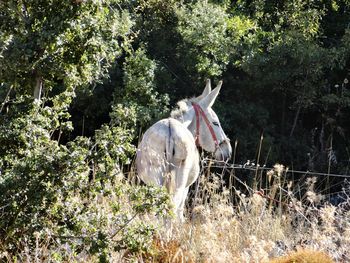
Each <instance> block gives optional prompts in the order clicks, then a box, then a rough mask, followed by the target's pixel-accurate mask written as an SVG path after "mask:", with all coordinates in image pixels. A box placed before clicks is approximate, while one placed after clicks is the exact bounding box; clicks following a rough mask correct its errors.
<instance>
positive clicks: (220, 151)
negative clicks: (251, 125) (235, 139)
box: [214, 139, 232, 161]
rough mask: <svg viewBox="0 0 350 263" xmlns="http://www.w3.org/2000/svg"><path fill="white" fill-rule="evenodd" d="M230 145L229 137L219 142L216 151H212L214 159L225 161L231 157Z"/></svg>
mask: <svg viewBox="0 0 350 263" xmlns="http://www.w3.org/2000/svg"><path fill="white" fill-rule="evenodd" d="M231 155H232V147H231V144H230V140H229V139H225V140H223V141H222V142H221V143H219V145H218V147H217V149H216V151H215V152H214V156H215V159H216V160H218V161H227V160H228V159H230V158H231Z"/></svg>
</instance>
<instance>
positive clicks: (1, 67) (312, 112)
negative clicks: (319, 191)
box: [0, 0, 350, 260]
mask: <svg viewBox="0 0 350 263" xmlns="http://www.w3.org/2000/svg"><path fill="white" fill-rule="evenodd" d="M0 20H1V23H0V103H1V105H0V244H1V245H0V250H2V249H5V250H6V249H9V250H10V251H12V252H15V251H16V250H21V249H22V248H23V245H24V244H32V245H34V243H33V242H34V239H35V238H34V237H35V236H41V237H42V238H43V239H44V238H47V237H50V238H52V239H53V240H55V241H52V244H56V245H57V242H58V241H57V240H58V239H59V240H61V239H62V238H60V237H63V238H66V239H67V240H68V241H69V240H70V239H69V237H78V238H80V239H81V240H82V241H85V243H84V242H82V243H81V244H85V245H86V247H88V248H89V249H90V252H91V253H96V254H98V255H99V256H100V259H101V260H105V259H107V258H108V256H109V254H108V253H109V251H111V250H110V249H112V247H113V249H115V250H118V249H119V250H120V249H128V250H129V251H131V252H138V251H140V250H141V251H142V250H143V249H146V248H145V247H143V245H144V244H146V245H147V244H148V241H149V238H151V233H152V227H151V226H148V225H144V226H142V227H141V228H139V227H137V228H132V223H133V222H134V221H135V220H134V219H135V218H136V216H135V215H140V214H143V213H145V212H150V211H153V212H156V213H158V214H159V213H164V211H166V210H167V197H166V195H165V194H164V193H163V192H162V191H158V190H155V189H152V188H144V187H140V188H137V189H134V188H130V185H128V184H127V183H126V182H125V181H124V180H123V179H121V178H119V177H120V176H119V175H120V174H121V173H122V172H123V171H125V169H126V168H125V167H126V166H127V165H129V164H130V163H131V160H132V157H133V155H134V153H135V146H136V144H137V141H138V139H139V134H141V133H142V132H143V131H145V129H146V128H147V127H148V126H149V125H150V124H152V122H154V121H155V120H156V119H159V118H161V117H163V116H166V115H167V114H168V111H169V108H170V105H173V104H174V102H175V101H177V100H179V99H181V98H183V97H188V96H194V95H198V94H199V93H200V92H201V91H202V88H203V87H204V80H205V79H206V78H211V79H213V80H215V81H217V80H219V79H223V81H224V85H223V89H222V94H221V95H220V98H219V99H218V103H217V104H216V105H215V107H216V111H217V112H218V115H219V116H220V118H221V120H222V121H221V122H222V124H223V126H224V130H225V131H226V132H227V134H228V136H229V137H230V138H231V140H232V141H236V142H237V143H236V145H237V149H235V152H236V153H237V154H236V155H235V158H236V159H235V162H241V163H243V162H245V161H246V160H247V159H250V160H254V159H255V160H256V159H257V158H259V160H260V161H262V160H264V162H266V163H267V164H273V163H275V162H281V163H284V164H286V165H288V166H292V167H293V168H296V169H309V170H314V171H318V172H333V173H348V172H349V160H350V153H349V143H350V141H349V129H350V122H349V120H350V116H349V115H350V90H349V78H350V76H349V74H350V73H349V72H350V71H349V70H350V48H349V47H350V28H349V21H350V2H349V1H348V0H338V1H336V0H307V1H302V0H295V1H264V0H251V1H240V0H239V1H228V0H222V1H220V0H212V1H184V2H182V3H179V2H178V1H174V0H171V1H161V0H151V1H146V0H138V1H124V0H102V1H95V0H71V1H57V0H46V1H44V0H33V1H21V0H9V1H0ZM261 135H264V141H263V142H262V149H261V153H260V154H261V156H257V152H258V151H257V149H258V147H259V140H260V138H261ZM259 152H260V151H259ZM116 178H118V179H116ZM99 195H103V196H105V197H106V196H107V197H110V200H111V202H110V203H109V204H104V205H101V204H99V201H98V200H99ZM125 200H128V202H125ZM141 201H142V202H144V203H145V204H146V205H145V206H142V205H140V202H141ZM126 203H127V204H128V206H130V207H131V210H130V209H129V210H123V208H125V207H123V204H126ZM147 204H153V205H147ZM103 209H105V210H108V211H112V212H111V214H112V215H113V216H112V218H110V217H108V216H107V215H106V214H104V212H103V211H105V210H103ZM125 211H133V214H127V213H126V212H125ZM111 229H114V232H113V231H112V233H111V232H110V231H111ZM126 230H127V231H126ZM108 231H109V232H108ZM117 234H118V235H119V238H116V235H117ZM56 238H58V239H57V240H56ZM147 238H148V239H147ZM67 240H66V241H67ZM140 240H141V241H140ZM147 240H148V241H147ZM68 241H67V242H68ZM60 242H62V240H61V241H60ZM86 247H85V248H86ZM74 249H76V251H77V253H79V252H81V250H82V248H81V247H80V248H79V247H76V248H74ZM2 256H3V255H2ZM0 258H1V254H0ZM58 260H65V259H64V258H61V259H58Z"/></svg>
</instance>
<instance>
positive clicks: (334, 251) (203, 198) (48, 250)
mask: <svg viewBox="0 0 350 263" xmlns="http://www.w3.org/2000/svg"><path fill="white" fill-rule="evenodd" d="M284 169H285V168H284V167H283V166H275V167H274V169H273V170H272V171H270V172H268V173H267V175H266V176H267V177H269V176H270V177H271V178H270V180H268V181H269V182H268V183H267V186H269V188H268V189H267V188H266V189H264V190H254V189H253V188H250V187H249V186H248V185H247V184H244V182H243V181H240V183H241V184H243V185H244V187H245V188H246V189H245V191H243V190H238V189H236V188H233V189H228V188H227V187H226V184H225V182H224V181H223V180H222V179H224V178H223V177H222V176H220V175H218V174H215V173H211V172H209V171H206V172H204V173H202V176H200V178H199V181H198V188H196V189H197V190H198V191H197V192H194V193H192V201H191V202H189V203H188V207H187V213H186V217H187V220H186V222H185V223H184V224H178V223H176V221H175V220H174V219H172V220H171V222H172V223H171V224H169V218H171V217H169V218H168V220H164V219H163V218H158V217H157V216H156V215H155V214H142V215H140V216H138V217H137V218H135V222H134V223H136V222H137V224H142V226H143V228H142V229H141V228H140V229H137V228H135V227H133V228H125V229H128V231H136V232H137V231H149V235H151V236H150V237H151V239H147V240H146V239H139V240H137V238H136V239H135V238H133V239H132V240H127V239H125V240H124V241H123V242H124V243H123V244H124V245H125V247H124V248H122V247H120V248H118V249H114V250H113V249H112V250H109V251H107V254H108V259H109V260H111V261H113V262H275V263H276V262H348V261H349V260H350V251H349V247H350V211H349V207H350V196H349V195H348V193H349V190H350V187H349V185H348V184H347V183H346V182H345V184H344V188H343V193H342V194H343V196H344V197H345V198H344V202H343V203H342V204H341V205H338V206H333V205H331V204H329V203H328V202H327V201H326V199H325V197H324V196H322V195H319V194H317V193H315V192H314V188H315V187H314V186H315V184H316V182H317V180H316V179H314V178H311V179H308V180H305V182H304V183H301V184H302V185H303V187H301V186H300V185H298V187H295V188H294V187H293V185H292V184H291V183H290V182H287V181H286V182H285V183H286V184H285V185H284V184H282V183H281V182H282V181H283V180H282V179H283V176H284V175H283V170H284ZM204 174H205V175H206V176H203V175H204ZM134 181H135V180H129V181H128V182H125V184H126V185H128V187H134V186H135V185H134V184H135V182H134ZM276 182H277V183H276ZM236 183H237V182H236ZM284 186H286V188H283V187H284ZM135 187H136V186H135ZM300 189H304V190H303V194H302V193H300V191H301V190H300ZM194 191H195V190H194ZM300 196H301V197H302V198H299V197H300ZM111 197H112V195H109V196H106V197H104V196H102V195H101V196H99V197H98V198H97V199H96V201H95V203H93V204H91V205H92V206H96V207H99V208H98V209H99V211H100V213H110V211H109V210H110V209H112V208H111V207H110V206H109V204H110V203H113V200H111ZM138 198H141V199H142V198H143V197H142V195H140V196H139V197H138ZM140 201H141V200H137V202H140ZM123 202H124V205H123V209H128V206H130V205H129V204H128V202H130V200H127V199H125V200H124V201H123ZM140 204H141V203H140ZM134 209H135V207H134ZM106 218H108V215H107V216H106ZM113 220H116V218H112V220H111V221H109V222H108V224H109V228H110V229H109V231H108V229H105V230H104V231H105V233H113V231H115V226H114V225H113ZM134 223H133V224H134ZM148 225H149V226H156V230H155V231H154V230H153V228H152V229H151V228H147V226H148ZM147 229H148V230H147ZM149 235H148V234H147V233H146V235H145V232H143V233H141V234H139V235H138V234H137V233H132V234H130V233H128V236H132V237H137V236H139V237H142V238H144V237H145V236H149ZM109 238H110V239H113V238H118V239H119V240H121V239H122V238H123V233H122V232H120V233H119V232H118V233H116V234H115V236H113V235H112V236H110V237H109ZM35 240H36V244H35V246H34V249H29V246H27V247H26V244H25V240H23V241H22V245H23V247H24V249H23V251H22V252H20V253H18V254H16V255H11V254H9V253H7V252H6V251H3V252H2V254H1V256H2V257H3V258H6V259H7V260H8V261H10V262H11V261H16V260H19V261H27V262H33V261H36V262H40V261H45V262H52V261H53V262H59V261H62V259H64V260H71V261H77V262H96V261H101V258H100V257H98V256H97V255H96V254H93V253H90V252H91V249H90V250H89V249H84V248H82V249H80V250H77V249H75V248H76V247H79V245H80V244H81V242H82V241H81V240H79V238H77V239H76V240H74V239H73V240H70V242H64V240H60V239H59V238H58V237H47V239H42V238H40V237H39V236H37V237H35ZM97 240H100V242H101V240H105V242H106V246H105V249H110V246H108V244H107V243H108V240H107V239H101V238H100V239H97ZM152 240H153V241H152ZM53 242H54V243H55V244H56V245H55V246H53V245H52V243H53ZM128 242H129V243H128ZM145 242H149V243H148V244H145ZM119 243H120V242H119ZM49 244H50V245H49ZM97 246H98V247H99V248H103V247H104V246H103V244H97ZM133 246H134V247H135V249H134V250H133V249H132V248H133ZM140 246H143V247H144V249H141V250H140V249H139V247H140ZM102 261H103V260H102Z"/></svg>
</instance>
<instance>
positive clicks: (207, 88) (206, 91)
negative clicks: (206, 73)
mask: <svg viewBox="0 0 350 263" xmlns="http://www.w3.org/2000/svg"><path fill="white" fill-rule="evenodd" d="M210 92H211V83H210V79H207V80H206V82H205V88H204V90H203V93H202V95H199V96H198V97H197V98H196V101H200V100H201V99H203V98H205V97H206V96H208V94H209V93H210Z"/></svg>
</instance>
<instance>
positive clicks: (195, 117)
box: [181, 80, 232, 161]
mask: <svg viewBox="0 0 350 263" xmlns="http://www.w3.org/2000/svg"><path fill="white" fill-rule="evenodd" d="M221 85H222V81H220V82H219V83H218V85H217V86H216V88H215V89H214V90H211V83H210V80H207V83H206V87H205V89H204V91H203V93H202V95H200V96H199V97H197V98H194V99H192V100H191V101H189V102H187V107H186V110H184V111H182V118H181V119H182V122H183V123H184V124H185V125H186V126H188V129H189V130H190V131H191V132H192V134H193V135H194V138H195V140H196V144H197V145H198V146H200V147H202V148H203V149H204V150H206V151H208V152H211V153H213V154H214V156H215V159H217V160H220V161H225V160H227V159H228V158H230V157H231V153H232V148H231V144H230V140H229V139H228V138H227V136H226V134H225V132H224V131H223V129H222V127H221V124H220V121H219V118H218V116H217V115H216V113H215V112H214V111H213V109H212V106H213V104H214V102H215V99H216V97H217V96H218V94H219V92H220V89H221Z"/></svg>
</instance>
